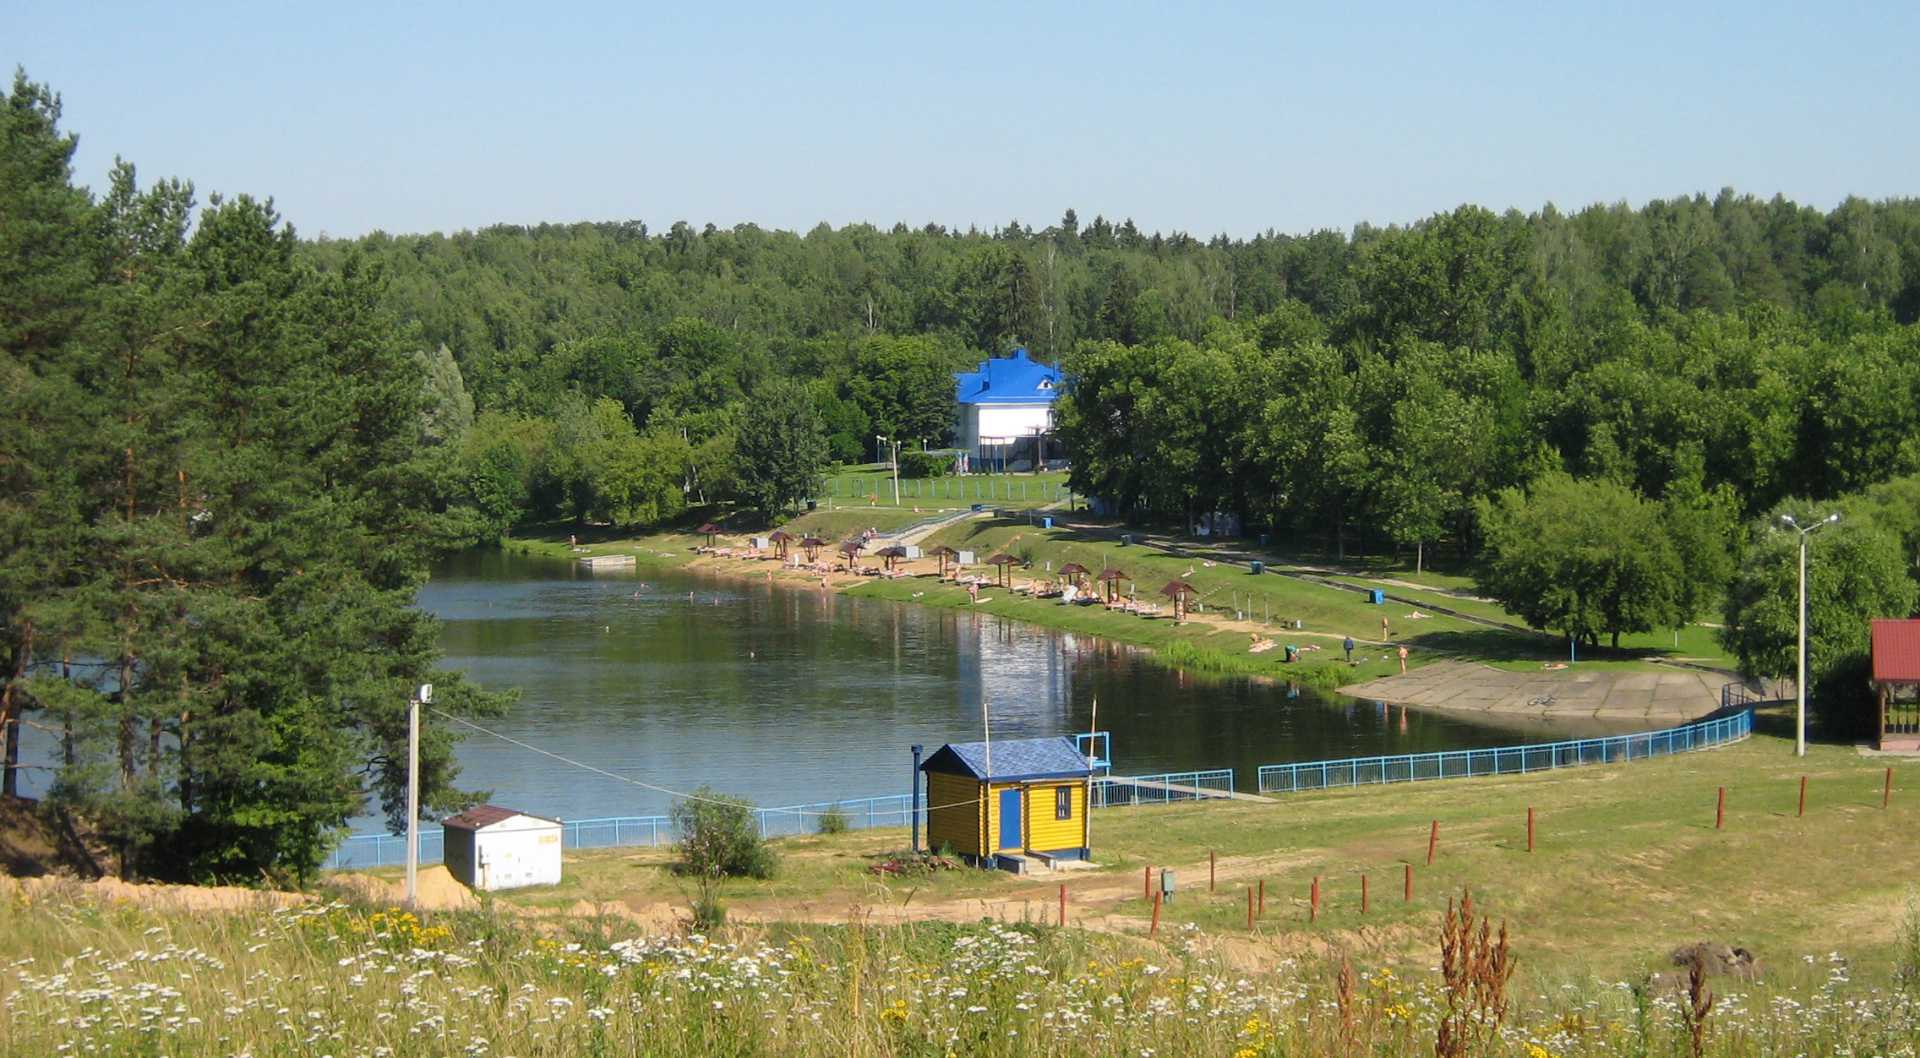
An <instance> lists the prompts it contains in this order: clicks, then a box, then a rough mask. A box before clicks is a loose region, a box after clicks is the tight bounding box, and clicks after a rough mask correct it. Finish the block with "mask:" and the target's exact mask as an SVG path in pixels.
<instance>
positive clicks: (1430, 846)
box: [1427, 819, 1440, 867]
mask: <svg viewBox="0 0 1920 1058" xmlns="http://www.w3.org/2000/svg"><path fill="white" fill-rule="evenodd" d="M1439 845H1440V821H1439V820H1438V819H1436V820H1434V821H1433V826H1431V827H1429V828H1428V829H1427V866H1429V867H1431V866H1433V851H1434V849H1435V848H1437V847H1439Z"/></svg>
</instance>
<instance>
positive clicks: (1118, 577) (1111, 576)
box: [1094, 566, 1127, 602]
mask: <svg viewBox="0 0 1920 1058" xmlns="http://www.w3.org/2000/svg"><path fill="white" fill-rule="evenodd" d="M1094 579H1095V580H1098V581H1100V582H1101V583H1103V584H1105V585H1106V586H1107V601H1108V602H1112V601H1113V597H1114V594H1115V593H1117V592H1118V591H1119V590H1120V589H1119V587H1118V585H1119V583H1120V582H1121V581H1123V580H1126V579H1127V575H1126V573H1124V572H1122V571H1121V569H1120V567H1118V566H1108V567H1107V568H1106V569H1103V570H1101V571H1100V575H1099V576H1098V577H1095V578H1094Z"/></svg>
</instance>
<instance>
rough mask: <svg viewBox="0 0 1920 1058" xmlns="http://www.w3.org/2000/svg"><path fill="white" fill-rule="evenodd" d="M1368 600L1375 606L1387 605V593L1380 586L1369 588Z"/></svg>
mask: <svg viewBox="0 0 1920 1058" xmlns="http://www.w3.org/2000/svg"><path fill="white" fill-rule="evenodd" d="M1367 601H1368V602H1370V603H1372V604H1374V605H1375V606H1385V605H1386V604H1387V593H1386V592H1384V591H1381V590H1380V589H1379V588H1368V589H1367Z"/></svg>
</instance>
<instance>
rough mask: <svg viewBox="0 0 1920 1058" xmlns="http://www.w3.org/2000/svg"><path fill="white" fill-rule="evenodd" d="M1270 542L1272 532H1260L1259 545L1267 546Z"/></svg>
mask: <svg viewBox="0 0 1920 1058" xmlns="http://www.w3.org/2000/svg"><path fill="white" fill-rule="evenodd" d="M1271 543H1273V534H1272V533H1261V534H1260V546H1261V547H1265V546H1267V545H1268V544H1271Z"/></svg>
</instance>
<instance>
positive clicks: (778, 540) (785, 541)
mask: <svg viewBox="0 0 1920 1058" xmlns="http://www.w3.org/2000/svg"><path fill="white" fill-rule="evenodd" d="M767 542H768V543H771V544H772V545H773V550H774V553H775V554H778V555H779V556H780V559H781V561H783V562H784V561H785V560H786V557H787V548H788V547H790V546H791V545H792V544H793V534H792V533H789V532H787V531H786V530H785V529H775V530H774V531H773V532H771V533H768V534H767Z"/></svg>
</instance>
